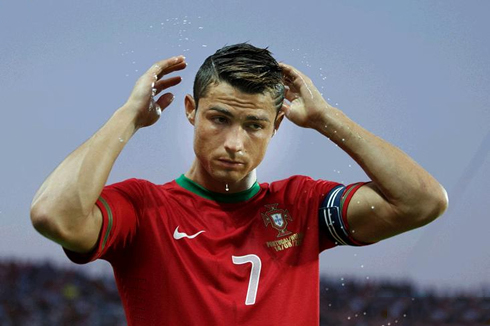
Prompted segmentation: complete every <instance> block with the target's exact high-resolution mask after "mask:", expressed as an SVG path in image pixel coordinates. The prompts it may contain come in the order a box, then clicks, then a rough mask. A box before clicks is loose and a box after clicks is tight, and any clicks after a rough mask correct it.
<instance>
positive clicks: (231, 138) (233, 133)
mask: <svg viewBox="0 0 490 326" xmlns="http://www.w3.org/2000/svg"><path fill="white" fill-rule="evenodd" d="M244 137H245V135H244V133H243V129H242V128H240V127H236V128H232V129H230V130H229V132H228V133H227V134H226V138H225V144H224V146H225V150H226V151H227V152H228V154H230V155H235V154H237V153H239V152H243V150H244Z"/></svg>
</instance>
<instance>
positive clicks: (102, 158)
mask: <svg viewBox="0 0 490 326" xmlns="http://www.w3.org/2000/svg"><path fill="white" fill-rule="evenodd" d="M185 67H186V62H185V58H184V57H182V56H177V57H173V58H170V59H166V60H162V61H160V62H158V63H156V64H154V65H153V66H152V67H151V68H150V69H149V70H148V71H147V72H146V73H145V74H143V76H141V78H140V79H139V80H138V82H137V83H136V85H135V87H134V90H133V92H132V93H131V95H130V97H129V99H128V100H127V102H126V103H125V104H124V105H123V106H122V107H121V108H119V109H118V110H117V111H116V112H115V113H114V115H113V116H112V117H111V118H110V119H109V120H108V121H107V123H106V124H105V125H104V126H103V127H102V128H101V129H100V130H98V131H97V132H96V133H95V134H94V135H93V136H92V137H91V138H90V139H89V140H88V141H86V142H85V143H84V144H83V145H81V146H80V147H79V148H78V149H76V150H75V151H74V152H73V153H71V154H70V155H69V156H68V157H67V158H66V159H65V160H64V161H63V162H62V163H61V164H60V165H59V166H58V167H57V168H56V169H55V170H54V172H53V173H51V175H50V176H49V177H48V178H47V179H46V181H45V182H44V183H43V184H42V186H41V187H40V189H39V190H38V192H37V193H36V195H35V197H34V199H33V202H32V206H31V219H32V222H33V225H34V227H35V228H36V229H37V230H38V231H39V232H40V233H41V234H43V235H44V236H46V237H47V238H49V239H51V240H53V241H55V242H57V243H59V244H60V245H61V246H63V248H64V250H65V252H66V254H67V255H68V257H69V258H70V259H71V260H72V261H74V262H76V263H81V264H83V263H87V262H90V261H93V260H95V259H104V260H107V261H108V262H109V263H110V264H111V265H112V267H113V270H114V275H115V279H116V282H117V286H118V290H119V293H120V296H121V299H122V303H123V306H124V309H125V313H126V317H127V320H128V324H129V325H317V324H318V322H319V289H318V287H319V267H318V261H319V253H320V252H321V251H323V250H326V249H329V248H332V247H335V246H337V245H354V246H362V245H366V244H372V243H375V242H378V241H380V240H382V239H386V238H388V237H391V236H394V235H396V234H399V233H402V232H405V231H408V230H411V229H414V228H417V227H420V226H422V225H425V224H427V223H429V222H431V221H432V220H434V219H435V218H436V217H438V216H440V215H441V214H442V213H443V212H444V210H445V209H446V207H447V196H446V192H445V190H444V189H443V187H442V186H441V185H440V184H439V183H438V182H437V181H436V180H435V179H434V178H433V177H432V176H431V175H430V174H429V173H428V172H427V171H425V170H424V169H423V168H422V167H420V166H419V165H418V164H417V163H415V162H414V161H413V160H412V159H411V158H410V157H408V156H407V155H406V154H405V153H403V152H402V151H401V150H399V149H398V148H396V147H394V146H393V145H390V144H389V143H387V142H386V141H384V140H382V139H380V138H379V137H377V136H375V135H373V134H371V133H370V132H368V131H367V130H365V129H363V128H362V127H360V126H359V125H358V124H356V123H355V122H353V121H352V120H350V119H349V118H348V117H347V116H346V115H345V114H344V113H343V112H342V111H340V110H339V109H337V108H335V107H333V106H331V105H330V104H329V103H327V102H326V101H325V99H324V98H322V96H321V94H320V93H319V91H318V90H317V88H316V87H315V85H314V84H313V83H312V81H311V79H309V78H308V77H307V76H305V75H304V74H303V73H301V72H300V71H299V70H297V69H296V68H294V67H292V66H290V65H287V64H283V63H279V64H278V63H277V62H276V60H275V59H274V58H273V57H272V56H271V54H270V52H269V51H268V50H267V49H260V48H256V47H254V46H252V45H250V44H236V45H231V46H226V47H224V48H222V49H220V50H218V51H217V52H216V53H215V54H213V55H211V56H210V57H208V58H207V59H206V60H205V62H204V63H203V65H202V66H201V67H200V69H199V71H198V72H197V75H196V78H195V81H194V89H193V93H194V94H193V96H191V95H187V96H186V97H185V111H186V114H187V119H188V120H189V122H190V123H191V124H192V125H193V126H194V152H195V160H194V162H193V164H192V165H191V167H190V168H189V169H188V170H187V172H185V173H184V174H182V175H181V176H180V177H177V178H176V179H175V180H173V181H170V182H167V183H164V184H159V183H158V184H154V183H152V182H150V181H146V180H139V179H130V180H126V181H123V182H120V183H116V184H113V185H109V186H105V183H106V181H107V178H108V176H109V173H110V171H111V169H112V166H113V164H114V162H115V160H116V158H117V156H118V155H119V153H120V152H121V151H122V149H123V148H124V146H125V145H126V143H127V142H128V140H129V139H130V138H131V137H132V136H133V135H134V133H135V132H137V131H138V130H140V129H141V128H143V127H148V126H151V125H153V124H154V123H155V122H156V121H157V120H158V119H159V118H160V113H161V110H163V109H165V108H166V107H167V106H169V105H170V103H171V102H172V100H173V95H172V94H171V93H165V94H163V95H161V96H160V97H159V98H158V99H156V100H155V99H154V97H156V95H157V94H160V93H161V92H163V91H164V90H166V89H168V88H170V87H173V86H175V85H177V84H178V83H179V82H180V81H181V78H180V77H166V76H167V75H168V74H169V73H172V72H175V71H179V70H182V69H184V68H185ZM284 100H286V101H284ZM284 116H285V117H286V118H287V119H289V120H290V121H292V122H293V123H294V124H296V125H298V126H300V127H303V128H312V129H315V130H317V131H318V132H319V133H321V134H322V135H324V136H325V137H326V138H328V139H329V140H330V141H333V142H334V143H336V144H337V145H338V146H339V147H341V148H342V149H343V150H344V151H345V152H347V153H348V154H349V155H350V156H351V157H352V158H353V159H354V160H355V161H356V162H357V163H358V164H359V165H360V166H361V168H362V169H363V170H364V171H365V172H366V173H367V175H368V176H369V177H370V179H371V181H370V182H367V183H363V182H361V183H355V184H351V185H346V186H344V185H342V184H339V183H337V182H333V181H326V180H313V179H311V178H309V177H306V176H292V177H290V178H287V179H285V180H280V181H277V182H272V183H270V184H268V183H258V181H257V179H256V173H255V170H256V168H257V167H258V165H259V164H260V162H261V161H262V159H263V157H264V154H265V152H266V150H267V146H268V144H269V141H270V140H271V138H272V137H273V136H274V134H275V133H276V131H277V130H278V129H279V126H280V124H281V121H282V120H283V118H284ZM326 141H327V140H326ZM319 150H321V149H319ZM158 181H160V180H158ZM332 263H335V262H332ZM101 308H102V309H103V307H101Z"/></svg>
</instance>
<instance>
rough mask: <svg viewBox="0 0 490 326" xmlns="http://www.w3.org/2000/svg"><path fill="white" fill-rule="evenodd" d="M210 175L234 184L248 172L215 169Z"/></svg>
mask: <svg viewBox="0 0 490 326" xmlns="http://www.w3.org/2000/svg"><path fill="white" fill-rule="evenodd" d="M210 175H211V177H212V178H213V179H215V180H217V181H220V182H224V183H229V184H234V183H237V182H239V181H241V180H242V179H243V178H245V176H246V175H247V174H246V173H245V174H244V173H243V172H240V171H229V170H214V171H212V173H210Z"/></svg>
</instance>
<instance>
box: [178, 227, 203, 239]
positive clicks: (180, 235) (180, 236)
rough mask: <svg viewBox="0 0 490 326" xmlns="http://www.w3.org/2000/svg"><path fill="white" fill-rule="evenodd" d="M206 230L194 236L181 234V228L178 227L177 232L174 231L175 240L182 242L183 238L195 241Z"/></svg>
mask: <svg viewBox="0 0 490 326" xmlns="http://www.w3.org/2000/svg"><path fill="white" fill-rule="evenodd" d="M203 232H204V230H202V231H199V232H197V233H195V234H193V235H188V234H187V233H184V232H179V227H178V226H177V227H176V228H175V231H174V239H175V240H180V239H182V238H189V239H194V238H195V237H197V236H198V235H199V234H201V233H203Z"/></svg>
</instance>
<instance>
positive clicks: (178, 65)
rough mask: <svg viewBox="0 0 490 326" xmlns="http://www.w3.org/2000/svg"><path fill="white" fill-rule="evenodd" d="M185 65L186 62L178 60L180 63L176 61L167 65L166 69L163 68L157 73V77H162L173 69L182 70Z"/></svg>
mask: <svg viewBox="0 0 490 326" xmlns="http://www.w3.org/2000/svg"><path fill="white" fill-rule="evenodd" d="M186 67H187V62H185V61H184V62H180V63H177V64H175V65H172V66H170V67H168V68H167V69H164V70H163V71H162V72H161V73H159V74H157V78H158V79H160V78H162V77H163V76H165V75H168V74H170V73H172V72H174V71H179V70H183V69H185V68H186Z"/></svg>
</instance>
